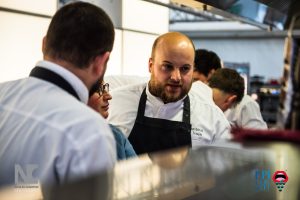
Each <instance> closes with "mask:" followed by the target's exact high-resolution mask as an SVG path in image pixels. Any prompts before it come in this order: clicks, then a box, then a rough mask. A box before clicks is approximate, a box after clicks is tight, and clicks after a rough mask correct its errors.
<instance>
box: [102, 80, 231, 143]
mask: <svg viewBox="0 0 300 200" xmlns="http://www.w3.org/2000/svg"><path fill="white" fill-rule="evenodd" d="M146 86H147V83H142V84H135V85H129V86H125V87H120V88H117V89H116V90H114V91H112V92H111V95H112V97H113V98H112V100H111V101H110V115H109V117H108V121H109V122H110V123H111V124H113V125H115V126H117V127H118V128H120V129H121V130H122V132H123V133H124V134H125V135H126V136H127V137H128V136H129V134H130V132H131V130H132V128H133V125H134V123H135V119H136V116H137V110H138V105H139V100H140V97H141V94H142V91H143V89H144V88H145V87H146ZM146 94H147V102H146V109H145V116H147V117H152V118H161V119H168V120H173V121H182V115H183V100H179V101H177V102H174V103H167V104H164V103H163V102H162V101H161V99H160V98H157V97H155V96H153V95H152V94H151V93H150V92H149V89H148V86H147V89H146ZM189 97H190V111H191V113H190V117H191V125H192V131H191V137H192V138H191V139H192V146H193V147H197V146H201V145H204V144H211V143H213V142H214V141H215V140H217V139H221V138H224V139H228V138H230V135H229V129H230V125H229V123H228V121H227V120H226V118H225V115H224V114H223V112H222V111H221V110H220V109H219V108H218V107H217V106H216V105H214V104H213V103H209V102H205V101H203V100H201V99H200V98H199V96H198V95H197V94H195V93H194V92H190V93H189Z"/></svg>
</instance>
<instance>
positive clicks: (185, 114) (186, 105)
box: [182, 95, 191, 124]
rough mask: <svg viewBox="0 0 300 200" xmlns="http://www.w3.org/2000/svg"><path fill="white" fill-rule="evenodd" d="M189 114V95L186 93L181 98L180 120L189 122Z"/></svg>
mask: <svg viewBox="0 0 300 200" xmlns="http://www.w3.org/2000/svg"><path fill="white" fill-rule="evenodd" d="M190 119H191V114H190V97H189V95H187V96H186V97H185V99H184V100H183V115H182V121H183V122H185V123H188V124H190Z"/></svg>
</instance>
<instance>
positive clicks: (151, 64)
mask: <svg viewBox="0 0 300 200" xmlns="http://www.w3.org/2000/svg"><path fill="white" fill-rule="evenodd" d="M152 67H153V60H152V58H149V61H148V69H149V72H150V73H151V72H152Z"/></svg>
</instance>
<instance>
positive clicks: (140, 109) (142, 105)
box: [137, 88, 147, 119]
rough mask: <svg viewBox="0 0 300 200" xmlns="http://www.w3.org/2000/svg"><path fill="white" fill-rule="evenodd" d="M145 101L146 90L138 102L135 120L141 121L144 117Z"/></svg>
mask: <svg viewBox="0 0 300 200" xmlns="http://www.w3.org/2000/svg"><path fill="white" fill-rule="evenodd" d="M146 101H147V95H146V88H144V90H143V92H142V95H141V98H140V101H139V107H138V112H137V119H142V118H143V117H144V116H145V108H146Z"/></svg>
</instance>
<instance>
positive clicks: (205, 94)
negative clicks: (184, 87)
mask: <svg viewBox="0 0 300 200" xmlns="http://www.w3.org/2000/svg"><path fill="white" fill-rule="evenodd" d="M191 92H192V93H194V94H195V95H197V96H198V97H199V98H200V99H201V100H203V101H208V102H210V103H213V104H215V102H214V100H213V92H212V89H211V87H209V86H208V85H207V84H205V83H203V82H202V81H195V82H193V84H192V87H191Z"/></svg>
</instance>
